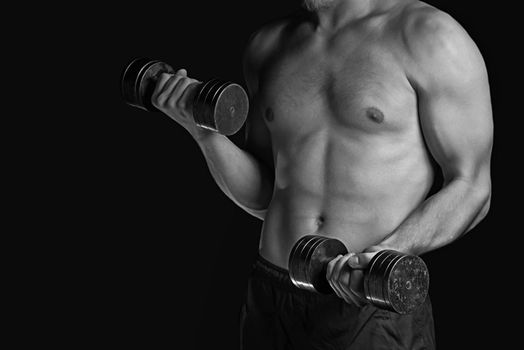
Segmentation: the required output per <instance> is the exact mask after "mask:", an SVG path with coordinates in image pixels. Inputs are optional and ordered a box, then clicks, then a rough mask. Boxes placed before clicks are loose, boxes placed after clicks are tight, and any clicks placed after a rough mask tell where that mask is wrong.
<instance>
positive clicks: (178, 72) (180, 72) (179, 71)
mask: <svg viewBox="0 0 524 350" xmlns="http://www.w3.org/2000/svg"><path fill="white" fill-rule="evenodd" d="M176 74H178V75H182V76H184V77H187V70H185V69H184V68H182V69H179V70H177V71H176Z"/></svg>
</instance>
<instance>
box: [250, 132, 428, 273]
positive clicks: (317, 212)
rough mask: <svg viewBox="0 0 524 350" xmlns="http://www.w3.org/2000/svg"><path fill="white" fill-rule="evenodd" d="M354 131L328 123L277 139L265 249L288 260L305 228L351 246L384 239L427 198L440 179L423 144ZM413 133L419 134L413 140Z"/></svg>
mask: <svg viewBox="0 0 524 350" xmlns="http://www.w3.org/2000/svg"><path fill="white" fill-rule="evenodd" d="M363 140H364V141H362V138H354V137H353V138H352V137H348V135H347V134H343V132H340V131H334V130H327V129H323V130H320V131H315V132H312V133H310V134H308V135H306V136H303V137H302V138H300V139H295V140H288V141H287V142H288V143H287V145H284V144H282V145H278V146H277V147H276V177H275V179H276V180H275V188H274V193H273V199H272V201H271V204H270V206H269V208H268V211H267V213H266V217H265V221H264V225H263V228H262V234H261V239H260V254H261V255H262V256H263V257H264V258H265V259H267V260H269V261H271V262H272V263H274V264H275V265H278V266H280V267H283V268H286V269H287V267H288V266H287V265H288V257H289V253H290V251H291V249H292V247H293V245H294V244H295V243H296V242H297V241H298V240H299V239H300V237H302V236H304V235H312V234H315V235H322V236H327V237H332V238H337V239H339V240H341V241H342V242H343V243H344V244H345V245H346V247H347V248H348V250H349V251H350V252H359V251H362V250H364V249H366V248H367V247H369V246H371V245H374V244H377V243H379V242H380V241H381V240H383V239H384V238H385V237H386V236H387V235H388V234H389V233H390V232H392V231H393V230H394V229H395V228H396V227H397V226H398V225H399V224H400V223H401V222H402V221H403V220H404V219H405V218H406V217H407V216H408V215H409V213H410V212H411V211H412V210H413V209H414V208H415V207H416V206H417V205H418V204H419V203H420V202H422V201H423V200H424V197H425V196H426V194H427V193H428V191H429V189H430V187H431V183H432V180H433V174H432V168H431V164H430V162H429V160H428V159H427V155H426V153H425V151H424V146H423V145H422V144H418V145H413V144H412V143H413V142H419V141H418V140H416V138H415V139H413V138H408V141H406V142H404V143H402V144H398V143H397V144H395V145H394V146H393V145H391V144H388V138H387V137H385V136H384V135H382V136H381V137H380V138H379V139H374V137H373V136H369V137H366V138H364V139H363ZM409 140H411V141H409Z"/></svg>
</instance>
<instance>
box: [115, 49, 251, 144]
mask: <svg viewBox="0 0 524 350" xmlns="http://www.w3.org/2000/svg"><path fill="white" fill-rule="evenodd" d="M162 73H169V74H174V73H175V70H174V69H173V67H171V66H170V65H168V64H167V63H164V62H161V61H156V60H150V59H147V58H138V59H135V60H133V61H132V62H131V63H130V64H128V65H127V67H126V68H125V70H124V72H123V75H122V80H121V93H122V97H123V98H124V100H125V102H126V103H127V104H129V105H131V106H133V107H137V108H141V109H144V110H146V111H150V112H152V111H157V109H156V108H155V107H154V106H153V104H152V102H151V97H152V95H153V91H154V90H155V86H156V82H157V81H158V79H159V78H160V75H161V74H162ZM192 109H193V118H194V120H195V123H196V124H197V125H198V126H200V127H202V128H206V129H209V130H213V131H216V132H218V133H220V134H223V135H233V134H234V133H236V132H237V131H238V130H239V129H240V128H241V127H242V125H243V124H244V122H245V120H246V117H247V113H248V109H249V99H248V96H247V94H246V92H245V91H244V89H243V88H242V87H241V86H240V85H238V84H235V83H232V82H228V81H224V80H220V79H211V80H209V81H206V82H203V83H200V84H199V85H198V87H197V89H196V92H195V93H194V98H193V101H192Z"/></svg>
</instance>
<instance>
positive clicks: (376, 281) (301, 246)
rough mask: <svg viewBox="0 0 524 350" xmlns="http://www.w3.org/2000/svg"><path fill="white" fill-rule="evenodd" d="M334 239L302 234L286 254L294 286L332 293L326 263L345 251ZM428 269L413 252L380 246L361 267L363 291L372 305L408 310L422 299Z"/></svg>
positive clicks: (322, 292) (339, 242) (405, 312)
mask: <svg viewBox="0 0 524 350" xmlns="http://www.w3.org/2000/svg"><path fill="white" fill-rule="evenodd" d="M347 253H348V250H347V248H346V246H345V245H344V243H342V242H341V241H339V240H338V239H333V238H327V237H323V236H318V235H308V236H304V237H302V238H301V239H299V240H298V241H297V243H295V245H294V246H293V249H292V250H291V253H290V254H289V262H288V269H289V276H290V278H291V281H292V282H293V284H294V285H295V286H297V287H298V288H301V289H305V290H309V291H313V292H317V293H321V294H332V293H334V292H333V290H332V289H331V286H330V285H329V283H328V281H327V279H326V269H327V264H328V263H329V262H330V261H331V260H332V259H334V258H335V257H337V255H339V254H341V255H344V254H347ZM428 288H429V273H428V269H427V267H426V264H425V263H424V261H423V260H422V259H421V258H420V257H418V256H415V255H407V254H403V253H400V252H397V251H394V250H381V251H379V252H378V253H377V254H375V255H374V256H373V258H372V259H371V261H370V263H369V266H368V268H367V269H366V271H364V294H365V297H366V299H367V300H368V301H369V302H370V303H371V304H373V305H374V306H376V307H378V308H381V309H386V310H389V311H393V312H396V313H399V314H408V313H411V312H412V311H413V310H415V309H416V308H417V307H419V306H420V305H421V304H423V303H424V301H425V300H426V296H427V293H428Z"/></svg>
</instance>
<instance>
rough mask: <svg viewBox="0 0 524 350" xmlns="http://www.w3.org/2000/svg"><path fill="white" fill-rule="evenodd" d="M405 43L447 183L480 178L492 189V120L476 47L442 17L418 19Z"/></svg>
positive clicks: (428, 137) (428, 136)
mask: <svg viewBox="0 0 524 350" xmlns="http://www.w3.org/2000/svg"><path fill="white" fill-rule="evenodd" d="M406 41H407V47H408V50H409V53H410V56H411V60H412V61H411V67H412V68H411V72H412V76H411V77H410V78H411V80H412V81H413V82H414V85H415V89H416V92H417V98H418V110H419V118H420V123H421V128H422V131H423V134H424V138H425V141H426V143H427V145H428V148H429V150H430V152H431V153H432V155H433V157H434V158H435V160H436V161H437V163H438V164H439V165H440V167H441V168H442V171H443V175H444V178H445V180H446V181H449V180H450V179H452V178H466V179H479V178H482V179H483V180H485V182H487V183H488V184H489V181H490V180H489V176H490V170H489V166H490V157H491V148H492V142H493V119H492V110H491V101H490V92H489V84H488V76H487V71H486V67H485V64H484V61H483V58H482V56H481V54H480V52H479V50H478V48H477V46H476V45H475V43H474V42H473V40H472V39H471V38H470V37H469V36H468V34H467V33H466V32H465V30H464V29H463V28H462V27H461V26H460V25H459V24H458V23H457V22H455V20H453V19H452V18H451V17H450V16H449V15H447V14H444V13H442V12H436V13H435V12H430V13H429V14H424V15H422V16H420V17H418V18H415V19H414V20H413V21H412V22H411V23H410V25H409V27H407V32H406Z"/></svg>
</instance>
